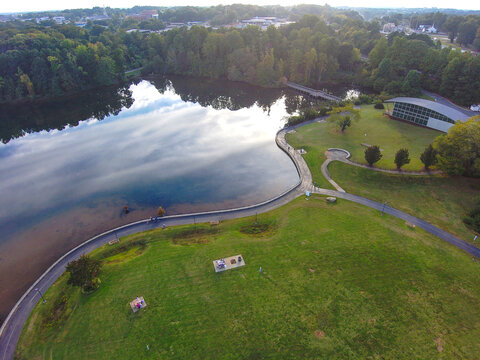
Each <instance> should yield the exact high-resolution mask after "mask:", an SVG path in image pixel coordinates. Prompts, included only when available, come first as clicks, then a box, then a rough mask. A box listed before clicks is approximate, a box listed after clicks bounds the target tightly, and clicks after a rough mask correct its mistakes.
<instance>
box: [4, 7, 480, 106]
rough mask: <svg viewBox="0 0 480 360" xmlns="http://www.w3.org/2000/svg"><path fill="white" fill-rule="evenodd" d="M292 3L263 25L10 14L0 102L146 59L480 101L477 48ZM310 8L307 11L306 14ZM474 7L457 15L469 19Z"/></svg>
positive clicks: (260, 81)
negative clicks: (128, 26)
mask: <svg viewBox="0 0 480 360" xmlns="http://www.w3.org/2000/svg"><path fill="white" fill-rule="evenodd" d="M195 9H197V8H190V10H191V11H193V10H195ZM240 9H243V8H241V7H240ZM245 9H249V11H251V10H252V9H250V8H248V7H247V8H245ZM296 9H297V10H296V11H293V10H291V9H290V11H291V12H292V11H293V13H292V14H293V16H294V17H299V16H300V15H302V17H300V18H298V20H297V21H296V22H295V23H293V24H290V25H287V26H282V27H279V28H277V27H275V26H270V27H268V29H266V30H265V31H263V30H261V29H260V28H259V27H256V26H247V27H245V28H242V29H236V28H232V27H218V28H213V27H204V26H192V27H186V26H185V27H180V28H174V29H172V30H169V31H163V32H150V33H143V32H138V31H134V32H127V31H125V28H122V27H121V26H120V25H119V23H118V21H116V20H115V18H112V19H111V20H110V23H107V24H106V25H99V24H96V23H92V22H90V23H89V24H88V26H86V27H84V28H80V27H77V26H74V25H71V24H67V25H49V26H45V25H41V24H35V23H33V22H31V23H28V22H10V23H4V24H2V25H1V26H0V102H3V103H9V102H10V103H11V102H16V101H19V100H22V101H23V100H34V99H40V98H53V97H58V96H61V95H65V94H72V93H75V92H79V91H83V90H87V89H93V88H100V87H103V86H108V85H112V84H115V83H122V82H124V81H125V80H126V76H125V71H126V70H129V69H135V68H142V75H149V74H178V75H191V76H200V77H208V78H214V79H229V80H234V81H243V82H247V83H250V84H254V85H259V86H263V87H281V86H282V84H283V81H284V80H285V79H288V80H290V81H294V82H297V83H301V84H304V85H308V86H312V87H317V86H321V84H324V83H327V82H330V83H349V84H350V83H354V84H357V85H360V86H363V87H365V88H366V89H370V91H371V92H375V93H383V94H384V95H385V96H396V95H409V96H415V95H418V94H419V92H420V88H425V89H427V90H431V91H434V92H437V93H440V94H441V95H444V96H446V97H448V98H451V99H452V100H453V101H455V102H458V103H459V104H462V105H471V104H473V103H478V102H480V90H479V89H480V57H478V56H474V55H473V54H472V53H470V52H466V53H462V52H461V51H459V50H453V49H450V48H442V46H441V44H440V43H439V42H438V41H437V42H434V41H433V40H432V39H431V38H430V37H429V36H428V35H425V34H412V35H410V36H407V35H405V34H403V33H392V34H390V35H388V37H386V36H384V35H383V34H381V33H380V31H379V30H380V22H379V21H377V20H372V21H365V20H363V19H362V17H361V16H360V15H359V14H358V13H357V12H355V11H352V10H341V9H334V8H331V7H329V6H313V5H312V6H307V7H305V8H302V7H297V8H296ZM299 9H300V10H299ZM184 10H185V9H184ZM187 10H188V9H187ZM172 11H173V10H172ZM202 11H203V10H202ZM238 11H239V10H238V9H237V11H236V12H235V13H238ZM272 11H273V10H272ZM275 11H277V12H280V10H279V9H278V8H277V10H275ZM307 11H309V12H310V15H304V14H303V13H305V12H307ZM197 12H199V10H197ZM226 13H228V12H224V14H226ZM183 14H184V13H183ZM262 14H263V13H262ZM265 14H267V15H268V13H266V12H265ZM292 14H291V15H292ZM177 15H179V14H177ZM287 15H288V14H287ZM165 16H166V15H165V13H162V16H161V17H165ZM172 16H173V15H172V14H170V18H171V17H172ZM236 16H237V15H236ZM454 16H456V17H458V16H457V15H454ZM472 16H473V15H468V16H466V17H461V16H460V18H462V19H464V20H465V22H467V23H469V22H471V18H472ZM184 17H185V16H184ZM190 17H191V18H195V16H194V15H190ZM473 17H474V18H477V17H475V16H473ZM185 18H188V17H185ZM450 18H452V17H449V18H448V19H447V20H446V22H445V23H447V22H448V21H449V19H450ZM117 20H118V19H117ZM158 21H162V20H158ZM220 22H221V21H220ZM461 24H463V23H461ZM461 24H460V25H461ZM460 25H459V26H460ZM458 36H459V35H458V34H456V38H458ZM473 41H475V39H474V40H473Z"/></svg>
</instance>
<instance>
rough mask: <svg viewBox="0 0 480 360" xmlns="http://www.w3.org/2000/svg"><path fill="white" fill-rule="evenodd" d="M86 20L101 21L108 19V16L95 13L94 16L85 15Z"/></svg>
mask: <svg viewBox="0 0 480 360" xmlns="http://www.w3.org/2000/svg"><path fill="white" fill-rule="evenodd" d="M86 20H91V21H103V20H110V17H109V16H107V15H95V16H90V17H87V18H86Z"/></svg>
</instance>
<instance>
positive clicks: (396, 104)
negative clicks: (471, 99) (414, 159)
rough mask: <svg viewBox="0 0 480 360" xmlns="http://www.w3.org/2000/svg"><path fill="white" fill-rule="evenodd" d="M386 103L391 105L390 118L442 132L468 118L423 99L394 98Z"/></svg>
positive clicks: (451, 108) (457, 111) (454, 110)
mask: <svg viewBox="0 0 480 360" xmlns="http://www.w3.org/2000/svg"><path fill="white" fill-rule="evenodd" d="M386 102H387V103H393V110H392V111H391V112H390V113H388V114H389V115H390V116H391V117H393V118H395V119H400V120H405V121H408V122H411V123H414V124H417V125H420V126H425V127H428V128H431V129H435V130H440V131H443V132H447V131H448V129H450V127H452V126H453V125H454V124H455V122H456V121H458V120H460V121H465V120H467V119H468V117H469V116H468V115H466V114H464V113H463V112H461V111H459V110H457V109H456V108H454V107H451V106H447V105H443V104H439V103H437V102H434V101H430V100H425V99H419V98H410V97H396V98H393V99H390V100H387V101H386Z"/></svg>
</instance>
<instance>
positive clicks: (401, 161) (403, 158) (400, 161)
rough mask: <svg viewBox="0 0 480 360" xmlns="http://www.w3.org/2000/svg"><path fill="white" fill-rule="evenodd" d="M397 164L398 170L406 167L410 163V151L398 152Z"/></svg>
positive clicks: (402, 150)
mask: <svg viewBox="0 0 480 360" xmlns="http://www.w3.org/2000/svg"><path fill="white" fill-rule="evenodd" d="M394 161H395V164H396V165H397V169H398V170H400V168H401V167H402V166H403V165H406V164H408V163H409V162H410V158H409V154H408V149H400V150H398V151H397V153H396V154H395V160H394Z"/></svg>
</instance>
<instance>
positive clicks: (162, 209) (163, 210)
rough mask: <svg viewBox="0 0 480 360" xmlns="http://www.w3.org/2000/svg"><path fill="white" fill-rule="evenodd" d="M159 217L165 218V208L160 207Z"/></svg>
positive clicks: (158, 210)
mask: <svg viewBox="0 0 480 360" xmlns="http://www.w3.org/2000/svg"><path fill="white" fill-rule="evenodd" d="M157 215H158V216H160V217H162V216H164V215H165V209H164V208H163V207H161V206H159V207H158V209H157Z"/></svg>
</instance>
